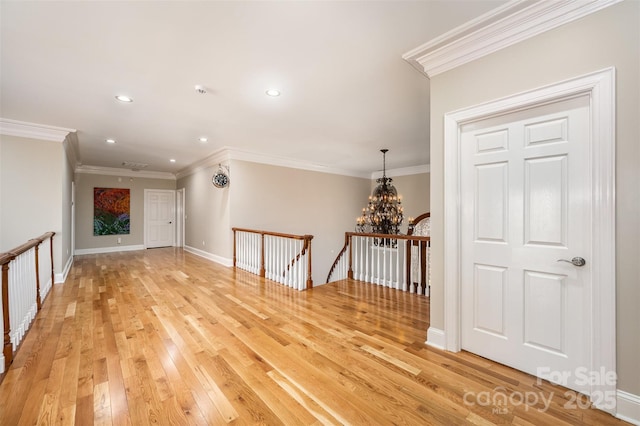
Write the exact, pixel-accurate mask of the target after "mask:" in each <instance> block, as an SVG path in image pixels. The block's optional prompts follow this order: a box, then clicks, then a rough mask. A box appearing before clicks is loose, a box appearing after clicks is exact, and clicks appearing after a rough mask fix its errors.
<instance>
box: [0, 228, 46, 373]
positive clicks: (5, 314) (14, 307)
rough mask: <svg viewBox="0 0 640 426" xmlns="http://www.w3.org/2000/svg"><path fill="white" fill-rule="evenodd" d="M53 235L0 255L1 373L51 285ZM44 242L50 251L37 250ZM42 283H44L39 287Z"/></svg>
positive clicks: (31, 241)
mask: <svg viewBox="0 0 640 426" xmlns="http://www.w3.org/2000/svg"><path fill="white" fill-rule="evenodd" d="M54 235H55V233H54V232H47V233H46V234H43V235H42V236H40V237H38V238H35V239H33V240H29V241H28V242H26V243H25V244H22V245H21V246H18V247H16V248H14V249H13V250H11V251H8V252H6V253H0V265H1V267H2V298H1V299H0V302H1V304H0V329H1V330H3V348H2V354H0V374H3V373H4V372H5V370H6V369H7V368H8V366H9V365H10V364H11V363H12V362H13V354H14V353H15V351H16V350H17V348H18V346H19V345H20V343H21V342H22V340H23V339H24V336H25V335H26V333H27V331H28V330H29V326H30V325H31V323H32V321H33V319H34V318H35V316H36V314H37V313H38V311H39V310H40V308H41V307H42V301H43V300H44V299H45V298H46V296H47V294H48V293H49V291H50V290H51V286H52V285H53V277H54V274H53V236H54ZM46 240H49V241H50V243H49V250H42V251H40V250H39V248H40V244H42V243H43V242H44V241H46ZM42 282H44V283H45V284H44V285H41V284H40V283H42Z"/></svg>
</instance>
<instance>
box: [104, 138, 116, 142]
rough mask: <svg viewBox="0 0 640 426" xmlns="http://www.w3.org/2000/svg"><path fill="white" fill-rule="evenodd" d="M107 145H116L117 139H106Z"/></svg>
mask: <svg viewBox="0 0 640 426" xmlns="http://www.w3.org/2000/svg"><path fill="white" fill-rule="evenodd" d="M105 142H106V143H116V140H115V139H105Z"/></svg>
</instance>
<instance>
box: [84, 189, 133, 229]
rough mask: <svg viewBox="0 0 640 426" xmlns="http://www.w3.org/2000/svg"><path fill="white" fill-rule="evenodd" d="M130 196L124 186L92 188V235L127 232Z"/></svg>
mask: <svg viewBox="0 0 640 426" xmlns="http://www.w3.org/2000/svg"><path fill="white" fill-rule="evenodd" d="M130 204H131V196H130V194H129V189H125V188H93V235H117V234H128V233H129V217H130V216H129V215H130V211H129V208H130Z"/></svg>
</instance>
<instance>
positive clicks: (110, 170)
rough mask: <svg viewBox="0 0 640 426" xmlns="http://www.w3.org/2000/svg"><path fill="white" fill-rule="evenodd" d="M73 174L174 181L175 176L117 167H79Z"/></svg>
mask: <svg viewBox="0 0 640 426" xmlns="http://www.w3.org/2000/svg"><path fill="white" fill-rule="evenodd" d="M75 172H76V173H85V174H89V175H106V176H126V177H132V178H146V179H167V180H176V175H174V174H173V173H169V172H154V171H151V170H148V171H145V170H140V171H138V172H134V171H133V170H130V169H120V168H117V167H101V166H87V165H80V166H77V167H76V170H75Z"/></svg>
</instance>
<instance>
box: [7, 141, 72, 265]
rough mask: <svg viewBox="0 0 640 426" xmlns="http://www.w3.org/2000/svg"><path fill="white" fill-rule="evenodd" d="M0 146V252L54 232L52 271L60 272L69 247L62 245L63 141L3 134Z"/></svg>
mask: <svg viewBox="0 0 640 426" xmlns="http://www.w3.org/2000/svg"><path fill="white" fill-rule="evenodd" d="M0 146H1V150H2V157H1V158H0V175H1V177H0V182H1V185H2V188H1V189H0V194H1V197H2V199H1V201H0V203H1V204H2V210H1V212H0V222H2V234H1V235H0V251H7V250H10V249H12V248H14V247H16V246H18V245H20V244H22V243H25V242H27V241H28V240H29V239H31V238H35V237H38V236H40V235H42V234H43V233H45V232H48V231H53V232H55V233H56V236H55V237H54V245H53V249H54V270H55V271H56V273H60V272H61V271H62V269H63V266H64V264H65V263H66V261H67V259H68V255H66V252H67V249H68V246H64V247H63V241H65V237H66V238H67V243H68V236H66V235H65V232H68V231H67V230H66V229H63V225H62V215H63V214H62V212H63V204H62V199H63V197H62V185H63V180H64V179H65V178H64V177H63V174H64V170H63V169H64V163H65V162H66V154H65V153H64V149H63V147H62V143H59V142H49V141H41V140H35V139H29V138H21V137H15V136H4V135H2V136H0Z"/></svg>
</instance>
